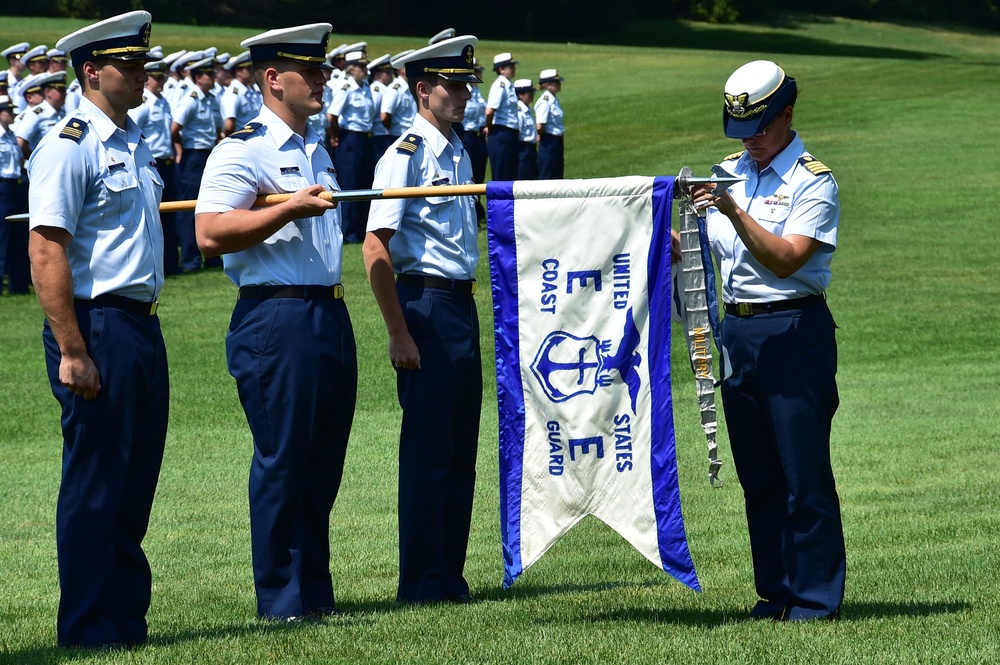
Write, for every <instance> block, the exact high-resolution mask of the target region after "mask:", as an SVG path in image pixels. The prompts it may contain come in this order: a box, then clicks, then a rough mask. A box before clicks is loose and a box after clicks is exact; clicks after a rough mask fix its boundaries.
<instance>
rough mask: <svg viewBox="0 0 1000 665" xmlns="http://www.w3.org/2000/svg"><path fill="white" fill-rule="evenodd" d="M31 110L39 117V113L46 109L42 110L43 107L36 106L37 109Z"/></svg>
mask: <svg viewBox="0 0 1000 665" xmlns="http://www.w3.org/2000/svg"><path fill="white" fill-rule="evenodd" d="M31 110H32V112H33V113H34V114H35V115H38V114H39V113H41V112H42V111H44V110H45V109H43V108H42V107H41V106H36V107H35V108H33V109H31Z"/></svg>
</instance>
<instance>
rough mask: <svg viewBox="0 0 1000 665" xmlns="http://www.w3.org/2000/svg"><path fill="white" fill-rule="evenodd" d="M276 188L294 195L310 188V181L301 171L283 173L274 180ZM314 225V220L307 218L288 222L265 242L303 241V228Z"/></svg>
mask: <svg viewBox="0 0 1000 665" xmlns="http://www.w3.org/2000/svg"><path fill="white" fill-rule="evenodd" d="M274 184H275V186H276V187H277V188H278V189H279V190H280V192H281V193H285V194H293V193H295V192H297V191H299V190H300V189H305V188H306V187H308V186H309V180H307V179H306V177H305V176H304V175H302V173H301V172H299V171H294V172H289V173H282V174H280V175H279V176H278V177H276V178H275V179H274ZM311 223H312V218H311V217H307V218H305V219H293V220H292V221H290V222H288V223H287V224H285V225H284V226H282V227H281V228H280V229H278V230H277V231H275V232H274V234H273V235H271V237H270V238H268V239H267V240H265V241H264V243H265V244H273V243H277V242H289V241H292V240H301V239H302V227H303V226H305V225H308V224H311Z"/></svg>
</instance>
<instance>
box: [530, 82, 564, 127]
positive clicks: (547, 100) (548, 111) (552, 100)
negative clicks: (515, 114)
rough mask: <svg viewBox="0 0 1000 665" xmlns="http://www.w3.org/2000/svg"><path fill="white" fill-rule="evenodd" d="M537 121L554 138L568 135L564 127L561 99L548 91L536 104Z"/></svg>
mask: <svg viewBox="0 0 1000 665" xmlns="http://www.w3.org/2000/svg"><path fill="white" fill-rule="evenodd" d="M535 120H536V121H537V122H538V124H539V125H545V133H546V134H551V135H552V136H562V135H563V134H565V133H566V128H565V127H564V126H563V110H562V106H561V105H560V104H559V98H558V97H556V96H555V95H553V94H552V93H551V92H549V91H548V90H546V91H545V92H543V93H542V96H541V97H539V98H538V100H537V101H536V102H535Z"/></svg>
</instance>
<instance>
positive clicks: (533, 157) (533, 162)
mask: <svg viewBox="0 0 1000 665" xmlns="http://www.w3.org/2000/svg"><path fill="white" fill-rule="evenodd" d="M517 179H518V180H538V148H536V147H535V144H534V143H529V142H527V141H518V142H517Z"/></svg>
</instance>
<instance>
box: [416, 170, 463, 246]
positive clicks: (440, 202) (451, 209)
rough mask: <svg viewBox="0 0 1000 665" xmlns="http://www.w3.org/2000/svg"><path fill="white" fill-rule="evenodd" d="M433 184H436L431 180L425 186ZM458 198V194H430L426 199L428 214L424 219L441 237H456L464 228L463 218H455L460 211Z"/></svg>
mask: <svg viewBox="0 0 1000 665" xmlns="http://www.w3.org/2000/svg"><path fill="white" fill-rule="evenodd" d="M447 184H448V185H451V184H452V183H451V182H448V183H447ZM431 186H435V185H432V184H431V183H430V182H426V183H424V187H431ZM436 186H441V185H436ZM457 198H458V197H457V196H428V197H426V199H425V200H426V201H427V214H426V215H424V216H423V218H424V219H423V221H424V223H426V224H427V225H428V226H429V227H430V228H431V229H432V230H434V231H435V232H436V233H437V234H438V235H439V236H441V237H444V238H454V237H455V236H456V235H458V232H459V231H460V230H461V228H462V223H461V222H462V220H460V219H459V220H456V219H454V217H455V215H456V214H457V212H458V205H457V203H456V202H455V200H456V199H457Z"/></svg>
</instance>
